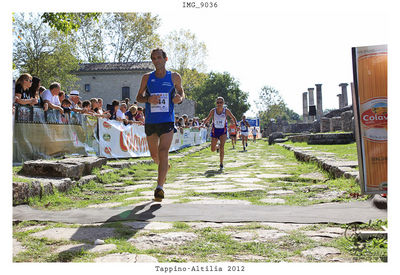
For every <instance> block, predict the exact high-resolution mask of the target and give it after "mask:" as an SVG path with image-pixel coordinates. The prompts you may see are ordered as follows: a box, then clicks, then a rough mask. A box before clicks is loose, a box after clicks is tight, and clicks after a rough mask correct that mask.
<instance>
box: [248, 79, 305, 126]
mask: <svg viewBox="0 0 400 275" xmlns="http://www.w3.org/2000/svg"><path fill="white" fill-rule="evenodd" d="M255 103H256V106H257V109H258V110H259V111H258V117H259V118H260V124H261V127H264V125H266V124H268V123H270V122H271V120H273V121H277V120H286V121H288V122H293V121H297V120H299V118H300V116H299V115H298V114H297V113H296V112H294V111H293V110H291V109H289V108H288V107H287V106H286V103H285V102H284V100H283V98H282V97H281V96H280V94H279V92H278V91H277V90H275V89H274V88H273V87H270V86H264V87H263V88H262V89H261V91H260V93H259V99H258V101H256V102H255Z"/></svg>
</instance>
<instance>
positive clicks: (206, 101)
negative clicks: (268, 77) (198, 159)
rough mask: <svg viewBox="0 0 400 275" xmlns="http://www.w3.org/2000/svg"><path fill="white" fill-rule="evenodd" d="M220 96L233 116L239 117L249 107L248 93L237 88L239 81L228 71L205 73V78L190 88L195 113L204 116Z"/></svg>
mask: <svg viewBox="0 0 400 275" xmlns="http://www.w3.org/2000/svg"><path fill="white" fill-rule="evenodd" d="M219 96H222V97H223V98H224V99H225V104H226V105H227V107H228V108H229V109H230V110H231V111H232V113H233V115H234V116H235V117H237V118H238V117H241V116H242V115H243V114H244V113H245V112H246V111H247V110H248V109H249V108H250V104H249V103H248V101H247V99H248V94H247V93H246V92H244V91H242V90H241V89H240V88H239V82H238V81H237V80H235V79H234V78H233V77H232V76H231V75H230V74H229V73H228V72H224V73H216V72H211V73H209V74H207V77H206V79H205V80H204V81H203V82H202V83H201V84H200V85H199V86H196V87H194V88H193V90H192V99H194V100H195V101H196V103H197V104H196V113H197V114H198V115H199V116H201V117H205V116H207V115H208V113H209V112H210V110H211V109H212V108H214V107H215V101H216V99H217V97H219Z"/></svg>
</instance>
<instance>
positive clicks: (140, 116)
mask: <svg viewBox="0 0 400 275" xmlns="http://www.w3.org/2000/svg"><path fill="white" fill-rule="evenodd" d="M135 120H136V121H140V122H142V123H143V124H144V114H143V107H141V106H139V107H138V109H137V112H136V116H135Z"/></svg>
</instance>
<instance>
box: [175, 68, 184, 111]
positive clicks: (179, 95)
mask: <svg viewBox="0 0 400 275" xmlns="http://www.w3.org/2000/svg"><path fill="white" fill-rule="evenodd" d="M172 82H173V83H174V86H175V91H176V93H175V97H174V98H173V99H172V102H173V103H174V104H180V103H182V101H183V99H184V98H185V92H184V91H183V87H182V78H181V76H180V75H179V74H178V73H176V72H173V73H172Z"/></svg>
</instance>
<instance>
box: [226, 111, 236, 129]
mask: <svg viewBox="0 0 400 275" xmlns="http://www.w3.org/2000/svg"><path fill="white" fill-rule="evenodd" d="M226 114H227V115H228V116H229V117H230V118H231V119H232V120H233V122H234V123H235V126H236V124H237V121H236V117H235V116H234V115H233V114H232V112H231V111H230V110H229V109H226Z"/></svg>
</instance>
